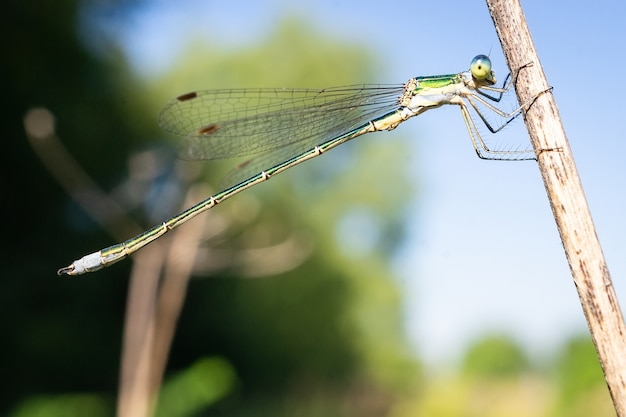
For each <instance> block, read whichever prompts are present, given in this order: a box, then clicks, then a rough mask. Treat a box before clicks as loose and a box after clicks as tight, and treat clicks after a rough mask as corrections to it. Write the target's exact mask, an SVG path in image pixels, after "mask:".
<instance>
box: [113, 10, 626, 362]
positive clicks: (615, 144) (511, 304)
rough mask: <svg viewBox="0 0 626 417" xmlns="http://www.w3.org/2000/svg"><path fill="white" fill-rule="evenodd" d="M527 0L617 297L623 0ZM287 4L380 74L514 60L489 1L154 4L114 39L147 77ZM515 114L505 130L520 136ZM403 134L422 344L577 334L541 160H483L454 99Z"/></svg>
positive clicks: (432, 356) (230, 38)
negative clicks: (367, 58) (369, 57)
mask: <svg viewBox="0 0 626 417" xmlns="http://www.w3.org/2000/svg"><path fill="white" fill-rule="evenodd" d="M522 5H523V7H524V10H525V13H526V17H527V19H528V23H529V26H530V29H531V33H532V35H533V38H534V41H535V45H536V48H537V50H538V52H539V56H540V58H541V63H542V65H543V66H544V70H545V72H546V74H547V77H548V81H549V83H550V84H551V85H552V86H553V87H554V95H555V97H556V100H557V105H558V107H559V110H560V112H561V117H562V119H563V124H564V126H565V129H566V132H567V134H568V137H569V140H570V142H571V146H572V149H573V152H574V156H575V159H576V162H577V165H578V169H579V172H580V175H581V178H582V182H583V185H584V187H585V192H586V196H587V200H588V202H589V205H590V207H591V211H592V214H593V216H594V221H595V223H596V226H597V229H598V234H599V237H600V240H601V243H602V245H603V249H604V252H605V255H606V257H607V261H608V264H609V269H610V271H611V274H612V277H613V281H614V285H615V288H616V290H617V292H618V296H619V298H620V299H621V301H622V304H624V303H626V301H624V299H625V298H626V282H624V278H623V277H624V275H625V274H626V257H625V256H624V255H625V251H626V243H625V242H624V234H625V232H626V216H624V213H625V212H626V207H625V206H626V199H625V192H624V191H625V188H626V166H625V160H624V155H625V154H626V152H625V150H626V138H625V137H624V133H623V129H622V128H621V127H620V125H619V123H620V122H621V120H624V118H625V117H626V102H625V100H624V99H623V98H622V97H620V95H619V94H621V93H620V91H621V88H620V87H619V86H620V85H621V84H620V79H619V78H620V77H621V75H622V73H621V69H623V68H624V67H625V65H624V61H625V58H624V56H625V55H626V54H624V50H625V48H626V47H625V46H624V39H626V25H624V23H623V20H624V17H626V2H624V1H597V2H595V3H594V4H593V6H590V4H589V3H585V2H546V1H539V0H528V1H523V3H522ZM288 15H296V16H300V17H301V18H303V19H305V20H306V21H307V22H309V24H310V25H311V26H313V27H314V28H316V29H318V30H320V31H323V32H324V33H327V34H328V35H329V36H335V37H336V38H338V39H343V40H345V41H350V42H360V43H363V44H365V45H369V46H370V48H371V49H372V51H374V53H375V54H376V56H377V57H378V58H379V59H380V60H381V61H384V62H385V63H386V65H385V68H386V72H385V73H384V74H380V80H375V81H376V82H380V83H400V82H404V81H405V80H406V79H408V78H410V77H412V76H416V75H428V74H441V73H444V74H445V73H450V72H457V71H460V70H465V69H467V67H468V65H469V61H470V60H471V58H472V57H473V56H474V55H476V54H478V53H490V56H491V58H492V60H493V63H494V69H495V70H496V73H497V75H500V77H503V76H504V75H505V74H506V72H507V70H506V67H505V65H504V60H503V58H502V53H501V51H500V44H499V41H498V39H497V36H496V34H495V30H494V28H493V24H492V21H491V18H490V16H489V13H488V10H487V6H486V4H485V3H484V2H483V1H451V0H440V1H437V2H432V1H428V2H418V1H413V2H405V4H403V3H400V2H392V3H386V4H385V3H384V2H380V1H376V2H374V1H371V0H365V1H331V0H321V1H320V0H317V1H313V0H311V1H300V2H297V3H296V2H293V1H289V0H269V1H264V2H253V1H236V0H231V1H222V2H211V1H202V0H179V1H177V2H166V1H164V0H157V1H154V2H152V3H150V4H149V5H148V7H146V8H143V9H140V10H138V11H137V13H136V14H134V15H133V17H132V19H130V20H128V21H127V22H126V23H127V24H125V25H124V26H123V27H121V28H120V27H119V26H116V27H115V31H114V36H116V37H118V39H119V40H120V41H121V42H122V44H123V45H124V46H125V48H126V52H127V53H128V56H129V59H130V60H131V62H132V63H133V65H134V66H135V68H136V69H137V70H138V71H139V72H142V73H144V74H147V75H150V74H154V73H158V72H161V71H166V70H167V68H168V67H169V66H170V65H172V64H173V63H174V61H175V59H176V57H177V53H178V51H180V50H181V49H182V47H183V46H184V45H185V42H186V41H187V40H188V39H189V37H190V36H201V37H205V38H207V39H210V40H211V42H212V43H215V42H218V41H219V42H220V43H223V44H224V46H229V45H232V46H233V47H237V46H240V45H247V44H252V43H254V42H255V40H256V39H258V38H259V37H262V36H263V35H265V34H267V33H269V32H271V31H272V29H273V28H274V26H275V24H276V23H277V22H278V21H280V20H281V19H282V18H283V17H285V16H288ZM112 33H113V31H112ZM367 81H371V80H367ZM198 88H199V89H200V88H203V86H198ZM517 125H518V126H515V127H514V128H512V129H511V130H510V132H509V134H517V135H522V136H523V135H525V131H524V128H523V124H522V123H518V124H517ZM400 130H402V132H401V133H399V134H398V135H399V136H400V135H401V136H402V137H408V138H411V137H414V138H419V140H418V141H417V140H416V141H415V146H416V149H417V152H416V155H417V160H416V161H415V166H414V168H412V169H413V170H414V173H415V177H416V181H419V189H420V195H419V196H417V198H416V202H415V213H417V215H416V216H415V220H414V222H413V223H412V224H409V225H407V227H408V228H409V230H410V231H411V234H410V239H409V242H408V245H407V246H406V247H405V248H404V251H403V253H402V256H399V257H398V260H397V262H396V263H395V267H396V271H397V275H398V277H399V282H400V285H402V287H403V288H404V291H405V294H406V304H407V311H406V314H407V329H408V331H409V335H410V336H411V339H412V340H413V341H414V343H415V348H416V352H417V353H418V354H419V355H420V356H421V357H423V358H425V359H427V360H431V361H434V362H436V361H442V360H444V359H449V358H451V357H454V356H455V355H458V354H459V353H460V352H462V351H463V349H464V348H465V347H466V346H467V343H468V342H469V341H471V340H472V339H474V338H476V337H479V336H480V335H481V334H483V333H484V332H487V331H505V332H507V333H508V334H511V335H513V336H515V337H516V338H518V340H519V341H520V342H522V343H523V345H524V346H525V347H527V348H528V349H529V350H531V351H532V352H537V353H543V352H546V351H549V350H550V349H552V348H554V347H555V346H557V345H558V344H559V343H562V342H563V340H564V339H565V338H567V337H568V336H571V335H572V334H574V333H579V332H584V331H586V324H585V321H584V317H583V314H582V310H581V307H580V304H579V302H578V297H577V294H576V291H575V287H574V284H573V281H572V278H571V275H570V273H569V268H568V266H567V262H566V259H565V255H564V252H563V249H562V246H561V242H560V239H559V236H558V233H557V229H556V225H555V223H554V219H553V218H552V213H551V211H550V207H549V204H548V201H547V198H546V194H545V190H544V188H543V183H542V182H541V178H540V175H539V171H538V169H537V166H536V164H535V163H533V162H514V163H502V162H491V161H481V160H479V159H478V158H476V157H475V154H474V151H473V150H472V148H471V144H470V142H469V140H468V138H467V132H466V131H465V127H464V125H463V121H462V118H461V116H460V114H459V111H458V109H456V108H450V109H441V110H438V111H436V112H428V113H427V114H425V115H423V116H420V117H419V122H418V121H417V120H414V121H410V122H409V123H406V124H403V125H402V126H401V127H400V128H398V131H400ZM457 144H458V145H457Z"/></svg>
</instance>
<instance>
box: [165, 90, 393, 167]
mask: <svg viewBox="0 0 626 417" xmlns="http://www.w3.org/2000/svg"><path fill="white" fill-rule="evenodd" d="M402 92H403V86H402V85H393V86H391V85H357V86H348V87H336V88H325V89H321V90H313V89H233V90H206V91H198V92H193V93H189V94H185V95H182V96H180V97H178V98H176V99H174V100H172V101H170V102H169V103H168V104H167V105H166V106H165V107H164V109H163V110H162V111H161V114H160V116H159V124H160V125H161V126H162V127H163V128H164V129H165V130H167V131H169V132H171V133H174V134H177V135H182V136H184V137H185V139H184V141H183V143H182V146H181V147H180V150H179V156H180V157H181V158H183V159H188V160H206V159H222V158H229V157H236V156H243V155H252V154H259V153H265V152H269V154H267V155H264V156H263V157H262V158H261V159H260V160H261V161H262V164H268V167H269V166H271V165H272V164H275V163H279V162H282V161H284V160H287V159H289V158H290V157H292V156H295V155H297V154H298V153H300V152H302V151H304V150H307V149H310V148H312V147H314V146H316V145H319V144H321V143H324V142H325V141H327V140H329V139H332V138H333V137H336V136H338V135H341V134H342V133H345V132H346V131H350V130H352V129H354V128H356V127H359V126H361V125H363V124H365V123H367V122H369V121H370V120H371V119H373V118H375V117H377V116H379V115H382V114H385V113H386V112H388V111H390V110H393V109H394V108H397V107H398V106H399V104H398V98H399V97H400V96H401V95H402ZM256 166H257V164H256V163H252V164H248V168H249V167H256ZM261 169H262V168H261ZM257 171H258V170H257Z"/></svg>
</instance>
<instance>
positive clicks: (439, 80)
mask: <svg viewBox="0 0 626 417" xmlns="http://www.w3.org/2000/svg"><path fill="white" fill-rule="evenodd" d="M415 81H416V83H415V89H414V90H413V93H414V94H416V93H418V92H420V91H424V90H430V89H433V88H442V87H447V86H449V85H452V84H460V83H462V79H461V75H460V74H445V75H429V76H423V77H415Z"/></svg>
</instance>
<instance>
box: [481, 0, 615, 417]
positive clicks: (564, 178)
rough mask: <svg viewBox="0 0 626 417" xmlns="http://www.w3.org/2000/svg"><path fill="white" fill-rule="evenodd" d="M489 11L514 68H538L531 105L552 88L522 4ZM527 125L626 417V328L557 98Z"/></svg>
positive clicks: (529, 74)
mask: <svg viewBox="0 0 626 417" xmlns="http://www.w3.org/2000/svg"><path fill="white" fill-rule="evenodd" d="M487 6H488V7H489V12H490V13H491V17H492V18H493V21H494V24H495V27H496V31H497V33H498V37H499V38H500V42H501V43H502V49H503V51H504V55H505V58H506V60H507V63H508V65H509V68H511V69H514V68H520V67H522V66H523V65H525V64H528V63H532V64H533V65H532V66H530V67H528V68H525V69H524V70H523V71H521V72H520V74H519V78H518V80H517V85H516V90H517V94H518V97H519V101H520V103H527V102H529V101H530V100H532V99H533V97H535V96H537V94H539V93H540V92H542V91H546V89H548V88H549V85H548V82H547V80H546V77H545V74H544V72H543V69H542V67H541V62H540V61H539V57H538V56H537V52H536V50H535V47H534V45H533V41H532V38H531V36H530V32H529V29H528V26H527V24H526V19H525V17H524V13H523V11H522V8H521V5H520V3H519V0H487ZM524 119H525V122H526V126H527V128H528V133H529V134H530V138H531V141H532V144H533V147H534V149H535V152H536V154H537V162H538V165H539V169H540V171H541V176H542V177H543V181H544V184H545V187H546V191H547V193H548V199H549V200H550V206H551V207H552V211H553V213H554V218H555V220H556V224H557V227H558V230H559V233H560V235H561V240H562V242H563V247H564V249H565V255H566V256H567V260H568V262H569V266H570V270H571V272H572V276H573V278H574V284H575V285H576V289H577V291H578V295H579V297H580V302H581V304H582V307H583V311H584V313H585V317H586V318H587V323H588V326H589V330H590V331H591V336H592V338H593V342H594V344H595V346H596V350H597V352H598V357H599V359H600V363H601V365H602V369H603V371H604V375H605V378H606V382H607V385H608V387H609V391H610V393H611V397H612V399H613V404H614V406H615V410H616V412H617V415H618V416H620V417H626V382H625V379H624V375H625V371H626V327H625V325H624V319H623V317H622V313H621V310H620V307H619V304H618V301H617V297H616V295H615V291H614V289H613V284H612V283H611V277H610V275H609V270H608V267H607V265H606V261H605V259H604V255H603V253H602V248H601V247H600V242H599V240H598V237H597V234H596V231H595V227H594V224H593V221H592V219H591V213H590V211H589V207H588V205H587V201H586V199H585V195H584V192H583V188H582V184H581V182H580V178H579V176H578V172H577V170H576V166H575V164H574V159H573V156H572V153H571V149H570V147H569V143H568V141H567V137H566V136H565V131H564V130H563V126H562V124H561V119H560V117H559V112H558V109H557V107H556V103H555V100H554V97H553V95H552V94H550V93H546V94H542V95H540V96H539V97H538V98H537V100H536V101H535V102H534V103H533V105H532V106H531V107H530V108H529V110H528V111H527V112H526V113H525V114H524Z"/></svg>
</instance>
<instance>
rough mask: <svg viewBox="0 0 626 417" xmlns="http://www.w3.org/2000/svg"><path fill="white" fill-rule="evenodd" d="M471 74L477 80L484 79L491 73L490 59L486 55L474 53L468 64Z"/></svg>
mask: <svg viewBox="0 0 626 417" xmlns="http://www.w3.org/2000/svg"><path fill="white" fill-rule="evenodd" d="M470 71H471V72H472V76H473V77H474V78H476V79H477V80H484V79H486V78H488V77H489V75H490V74H491V60H490V59H489V57H488V56H487V55H476V56H475V57H474V59H472V63H471V64H470Z"/></svg>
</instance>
